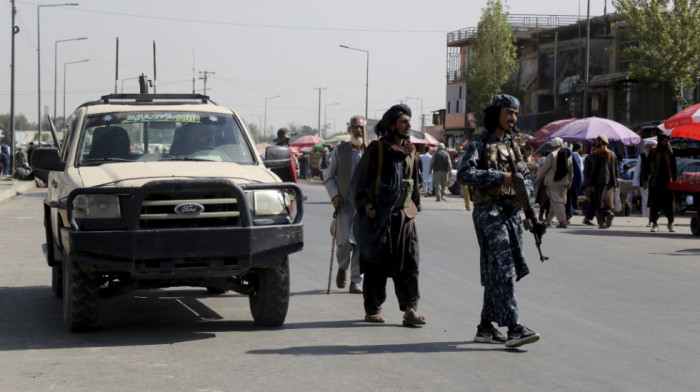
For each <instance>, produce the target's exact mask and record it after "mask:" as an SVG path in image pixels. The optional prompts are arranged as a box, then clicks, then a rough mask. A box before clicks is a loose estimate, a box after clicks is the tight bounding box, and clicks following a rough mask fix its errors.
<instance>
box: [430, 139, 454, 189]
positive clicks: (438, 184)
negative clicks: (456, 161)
mask: <svg viewBox="0 0 700 392" xmlns="http://www.w3.org/2000/svg"><path fill="white" fill-rule="evenodd" d="M430 172H431V173H432V174H433V183H434V185H433V187H434V188H435V201H440V200H443V201H447V198H446V197H445V193H446V192H447V184H448V183H449V182H450V175H451V174H452V161H450V154H448V153H447V151H445V144H444V143H440V144H438V147H437V152H436V153H435V155H434V156H433V159H432V160H431V161H430Z"/></svg>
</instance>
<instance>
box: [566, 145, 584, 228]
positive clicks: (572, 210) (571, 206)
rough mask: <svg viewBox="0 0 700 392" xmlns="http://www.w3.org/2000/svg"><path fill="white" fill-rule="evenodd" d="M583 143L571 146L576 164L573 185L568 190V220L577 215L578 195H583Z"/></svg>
mask: <svg viewBox="0 0 700 392" xmlns="http://www.w3.org/2000/svg"><path fill="white" fill-rule="evenodd" d="M579 151H581V143H574V145H573V146H572V147H571V162H572V163H573V165H574V178H573V180H572V181H571V186H570V187H569V190H568V191H567V192H566V220H567V221H569V222H571V218H572V217H573V216H574V215H576V210H577V209H578V197H579V196H580V195H581V184H582V183H583V159H581V154H580V153H579Z"/></svg>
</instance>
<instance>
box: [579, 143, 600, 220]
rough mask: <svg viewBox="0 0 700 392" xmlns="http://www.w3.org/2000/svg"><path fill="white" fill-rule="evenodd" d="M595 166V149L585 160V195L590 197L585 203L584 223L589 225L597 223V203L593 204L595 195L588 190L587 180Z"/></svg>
mask: <svg viewBox="0 0 700 392" xmlns="http://www.w3.org/2000/svg"><path fill="white" fill-rule="evenodd" d="M592 166H593V151H591V153H590V154H588V155H587V156H586V158H585V159H584V160H583V189H584V193H585V195H586V196H587V197H588V204H584V206H585V211H583V210H582V212H583V222H582V223H583V224H584V225H588V226H595V223H593V218H595V214H596V211H597V208H596V206H595V204H593V195H591V192H590V191H589V190H588V188H587V187H586V185H585V184H586V181H588V178H589V177H590V176H591V168H592Z"/></svg>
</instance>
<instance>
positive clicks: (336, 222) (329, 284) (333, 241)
mask: <svg viewBox="0 0 700 392" xmlns="http://www.w3.org/2000/svg"><path fill="white" fill-rule="evenodd" d="M337 228H338V210H335V211H334V212H333V239H331V268H330V270H329V271H328V290H327V291H326V294H330V293H331V279H332V276H333V254H334V253H335V232H336V229H337Z"/></svg>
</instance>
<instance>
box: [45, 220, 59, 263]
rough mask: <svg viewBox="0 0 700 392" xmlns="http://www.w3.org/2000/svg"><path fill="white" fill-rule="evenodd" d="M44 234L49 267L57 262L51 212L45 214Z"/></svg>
mask: <svg viewBox="0 0 700 392" xmlns="http://www.w3.org/2000/svg"><path fill="white" fill-rule="evenodd" d="M44 234H45V235H46V259H47V260H48V262H49V265H52V264H53V263H54V262H55V258H56V255H55V253H54V249H55V248H54V242H53V233H52V232H51V215H50V213H49V211H45V212H44Z"/></svg>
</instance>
